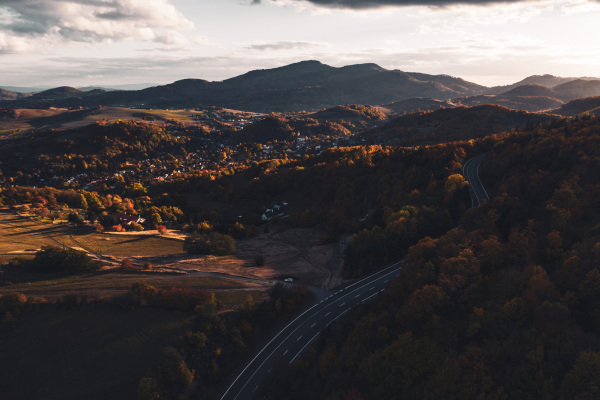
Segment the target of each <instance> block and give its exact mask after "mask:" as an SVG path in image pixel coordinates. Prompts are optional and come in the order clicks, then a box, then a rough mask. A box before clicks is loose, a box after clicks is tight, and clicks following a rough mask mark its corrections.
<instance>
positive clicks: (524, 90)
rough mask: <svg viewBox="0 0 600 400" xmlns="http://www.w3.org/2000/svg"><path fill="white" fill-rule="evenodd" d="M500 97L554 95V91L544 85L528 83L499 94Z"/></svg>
mask: <svg viewBox="0 0 600 400" xmlns="http://www.w3.org/2000/svg"><path fill="white" fill-rule="evenodd" d="M499 96H501V97H523V96H527V97H531V96H535V97H554V96H555V95H554V91H553V90H552V89H550V88H548V87H546V86H542V85H538V84H534V83H529V84H526V85H520V86H517V87H515V88H513V89H511V90H508V91H506V92H504V93H501V94H499Z"/></svg>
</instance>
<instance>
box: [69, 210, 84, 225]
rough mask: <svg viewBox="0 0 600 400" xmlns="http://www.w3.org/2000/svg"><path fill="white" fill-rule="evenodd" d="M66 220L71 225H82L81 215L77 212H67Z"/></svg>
mask: <svg viewBox="0 0 600 400" xmlns="http://www.w3.org/2000/svg"><path fill="white" fill-rule="evenodd" d="M67 221H69V223H71V224H73V225H83V217H82V216H81V215H79V214H77V213H69V216H68V217H67Z"/></svg>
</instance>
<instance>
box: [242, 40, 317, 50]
mask: <svg viewBox="0 0 600 400" xmlns="http://www.w3.org/2000/svg"><path fill="white" fill-rule="evenodd" d="M321 46H323V44H321V43H315V42H272V43H261V44H253V45H250V46H247V47H246V49H247V50H255V51H269V50H271V51H280V50H299V49H309V48H313V47H321Z"/></svg>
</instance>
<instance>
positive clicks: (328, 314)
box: [220, 261, 402, 400]
mask: <svg viewBox="0 0 600 400" xmlns="http://www.w3.org/2000/svg"><path fill="white" fill-rule="evenodd" d="M401 264H402V261H399V262H397V263H395V264H393V265H391V266H389V267H387V268H385V269H383V270H381V271H378V272H376V273H374V274H372V275H369V276H367V277H365V278H363V279H361V280H360V281H358V282H355V283H353V284H352V285H350V286H347V287H345V288H342V289H339V290H337V291H335V292H332V294H331V295H330V296H329V297H327V298H326V299H324V300H322V301H320V302H319V303H317V304H315V305H314V306H312V307H311V308H309V309H308V310H306V311H304V312H303V313H302V314H300V315H299V316H298V317H296V319H294V320H293V321H292V322H290V323H289V324H288V325H287V326H286V327H285V328H283V329H282V330H281V331H280V332H279V333H278V334H277V335H275V337H274V338H273V339H271V341H270V342H269V343H267V345H265V346H264V347H263V348H262V349H261V350H260V351H259V352H258V354H257V355H256V356H255V357H254V358H253V359H252V360H251V361H250V362H249V363H248V364H247V365H246V367H245V368H244V369H243V370H242V372H241V373H240V374H239V375H238V376H237V377H236V378H235V380H234V381H233V383H232V384H231V385H230V386H229V388H228V389H227V391H226V392H225V393H224V394H223V396H222V397H221V398H220V399H221V400H249V399H251V398H252V396H253V395H254V392H255V391H256V389H258V387H259V386H260V384H261V383H262V381H263V380H264V378H265V377H266V376H267V375H268V374H269V372H270V371H271V368H272V365H273V363H274V361H275V360H281V359H283V360H285V361H288V362H289V363H293V362H294V361H296V359H297V358H298V357H299V356H300V355H301V354H302V352H303V351H304V350H305V349H306V348H307V347H308V345H309V344H310V343H311V342H313V341H314V340H315V339H316V338H317V336H319V333H320V332H321V330H322V329H323V328H325V327H326V326H328V325H330V324H331V323H333V322H334V321H335V320H337V319H338V318H340V317H341V316H342V315H344V314H345V313H346V312H348V311H349V310H350V309H351V308H352V307H354V306H355V305H357V304H359V303H362V302H365V301H367V300H369V299H371V298H373V297H375V296H376V295H377V294H379V293H381V292H382V291H383V290H385V288H386V286H387V284H388V282H389V281H390V280H392V279H394V278H395V277H396V276H397V275H398V272H399V271H400V268H401Z"/></svg>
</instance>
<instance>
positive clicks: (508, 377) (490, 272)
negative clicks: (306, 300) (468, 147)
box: [267, 119, 600, 400]
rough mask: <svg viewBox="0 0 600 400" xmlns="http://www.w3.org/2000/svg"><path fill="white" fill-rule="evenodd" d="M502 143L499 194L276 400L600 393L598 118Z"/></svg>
mask: <svg viewBox="0 0 600 400" xmlns="http://www.w3.org/2000/svg"><path fill="white" fill-rule="evenodd" d="M494 140H495V141H496V143H495V145H494V146H493V148H492V150H491V151H490V153H489V154H488V156H487V158H486V159H485V160H484V162H483V164H482V166H481V169H480V175H481V176H482V177H483V179H484V183H485V184H486V185H487V188H488V192H489V193H490V195H491V196H492V200H491V201H489V202H487V203H484V204H483V205H482V206H480V207H478V208H475V209H471V210H469V211H467V212H466V213H465V215H464V217H463V218H462V220H461V221H460V222H459V224H458V226H459V227H460V228H456V229H453V230H451V231H449V232H447V233H446V234H444V235H442V236H440V237H438V238H428V237H427V238H424V239H422V240H421V241H420V242H419V243H418V244H417V245H415V246H412V247H411V248H410V249H409V250H408V253H407V256H406V261H405V262H404V265H403V268H402V270H401V272H400V276H399V277H398V278H397V279H396V280H395V281H394V282H393V284H392V285H391V287H390V288H389V289H388V290H387V291H386V292H384V294H383V295H382V296H381V298H379V299H377V300H376V301H374V302H372V303H366V304H365V305H364V306H362V307H361V308H359V309H357V310H356V311H354V312H353V313H352V314H350V315H349V316H347V317H345V318H343V319H342V320H340V322H338V323H336V324H333V325H332V326H330V327H329V328H328V331H327V332H325V333H324V334H323V335H322V337H321V338H320V339H318V341H317V342H316V344H315V345H314V347H313V348H311V349H309V350H308V351H307V352H306V354H305V356H304V357H303V359H301V360H300V361H298V362H297V363H296V364H295V365H294V366H293V368H291V367H290V369H284V368H283V367H282V370H281V372H280V373H279V374H278V375H276V376H274V377H273V382H272V384H273V385H274V388H272V389H270V395H268V396H267V397H268V398H270V399H304V398H314V397H315V396H317V394H318V396H319V397H320V398H343V399H376V398H386V399H391V398H394V399H461V400H464V399H593V398H597V396H598V382H599V380H600V269H599V265H600V212H599V211H598V210H600V207H599V206H600V175H599V174H598V173H597V171H598V169H599V168H600V121H597V120H594V119H592V120H585V121H581V120H579V121H577V120H575V121H574V120H571V121H566V120H563V121H557V122H550V123H547V124H546V125H545V126H544V127H540V128H535V129H533V130H531V131H530V132H527V133H515V134H511V135H507V136H505V137H503V138H496V139H494Z"/></svg>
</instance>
